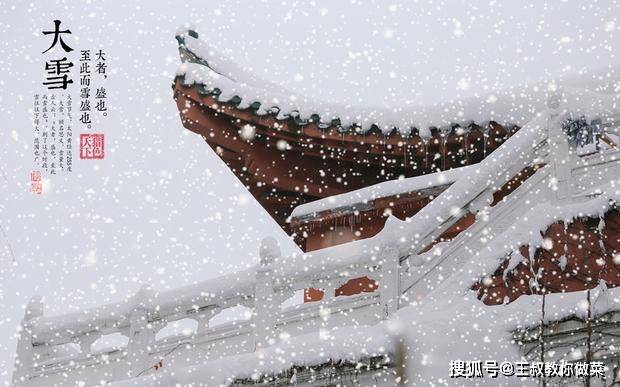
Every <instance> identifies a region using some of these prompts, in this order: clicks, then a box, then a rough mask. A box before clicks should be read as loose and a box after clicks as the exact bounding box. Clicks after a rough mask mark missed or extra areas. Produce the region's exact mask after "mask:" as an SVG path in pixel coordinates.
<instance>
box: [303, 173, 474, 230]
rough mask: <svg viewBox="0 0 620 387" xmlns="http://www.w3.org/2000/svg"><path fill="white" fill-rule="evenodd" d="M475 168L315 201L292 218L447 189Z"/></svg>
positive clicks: (390, 183) (383, 183)
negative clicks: (391, 197) (432, 189)
mask: <svg viewBox="0 0 620 387" xmlns="http://www.w3.org/2000/svg"><path fill="white" fill-rule="evenodd" d="M474 167H475V166H474V165H468V166H465V167H460V168H454V169H450V170H447V171H441V172H436V173H430V174H427V175H422V176H414V177H409V178H403V179H397V180H390V181H385V182H382V183H379V184H375V185H371V186H370V187H365V188H361V189H358V190H355V191H351V192H347V193H343V194H340V195H334V196H330V197H327V198H325V199H320V200H315V201H313V202H310V203H305V204H302V205H300V206H298V207H296V208H295V209H294V210H293V212H292V213H291V217H292V218H297V217H300V216H303V215H309V214H314V213H319V212H322V211H328V210H333V209H337V208H340V207H346V206H354V205H355V204H358V203H369V202H371V201H372V200H375V199H380V198H385V197H388V196H395V195H401V194H405V193H409V192H417V191H421V190H425V189H429V188H437V187H445V186H446V185H450V184H452V183H454V182H455V181H456V179H457V178H458V177H459V176H462V175H463V174H464V173H466V172H467V171H468V170H470V169H472V168H474Z"/></svg>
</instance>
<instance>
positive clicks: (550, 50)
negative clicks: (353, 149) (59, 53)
mask: <svg viewBox="0 0 620 387" xmlns="http://www.w3.org/2000/svg"><path fill="white" fill-rule="evenodd" d="M247 4H248V3H245V2H241V1H231V2H223V1H198V0H196V1H186V2H168V3H166V2H163V1H143V2H115V1H86V2H84V1H64V2H63V1H45V2H38V3H37V4H36V5H35V4H27V3H26V2H19V1H13V2H11V1H10V2H9V4H5V3H3V6H2V7H0V32H1V33H2V40H1V41H0V52H1V53H2V55H0V66H1V68H2V70H3V72H2V76H1V77H0V86H1V87H0V127H1V129H2V141H0V160H1V163H0V167H1V168H2V169H1V171H2V174H1V175H0V193H1V194H0V225H1V226H2V231H3V233H4V234H6V238H5V236H4V235H3V234H2V233H0V262H1V264H0V310H2V313H0V383H3V382H4V383H6V382H8V380H9V377H10V372H11V369H12V366H13V360H12V357H13V353H14V348H15V340H14V337H13V333H14V332H15V328H16V326H17V324H18V323H19V320H20V319H21V317H22V315H23V307H24V305H25V303H26V302H27V300H28V299H29V298H30V297H31V296H33V295H35V294H38V295H43V296H45V297H46V307H47V310H46V313H49V314H57V313H63V312H67V311H70V310H75V309H81V308H84V307H88V306H94V305H97V304H101V303H103V302H109V301H114V300H119V299H122V298H124V297H126V296H128V295H130V294H131V293H132V292H134V291H135V290H137V289H138V288H139V287H140V286H141V284H144V283H149V284H152V285H153V286H155V287H156V288H159V289H162V288H173V287H178V286H180V285H183V284H187V283H190V282H193V281H199V280H203V279H206V278H210V277H214V276H217V275H219V274H221V273H224V272H229V271H232V270H234V269H236V268H239V267H242V266H244V265H249V264H252V263H254V262H255V259H256V258H255V256H256V252H257V246H258V243H259V241H260V239H261V238H262V237H264V236H267V235H274V236H276V237H277V238H278V239H279V240H280V241H281V243H282V244H283V250H284V251H285V253H290V252H293V251H294V250H295V247H294V246H293V245H292V244H291V243H290V242H289V241H288V240H287V239H286V236H285V235H284V233H283V232H282V231H281V230H280V229H279V227H278V226H277V225H276V224H275V222H273V221H272V220H271V219H270V218H269V217H268V215H267V214H266V212H264V211H263V210H262V209H261V208H260V206H259V205H258V204H256V203H255V202H254V201H253V200H252V199H251V197H250V196H249V194H248V193H247V191H245V189H244V188H243V187H241V186H240V184H239V183H238V181H237V180H236V178H235V177H234V176H233V175H232V173H230V172H229V171H228V170H227V169H226V168H225V167H224V165H223V163H222V162H221V161H220V160H219V159H218V158H217V157H216V156H215V155H214V154H213V152H211V150H210V149H209V148H208V147H207V146H206V144H205V143H204V142H203V141H202V139H200V138H199V137H198V136H196V135H193V134H191V133H189V132H188V131H186V130H185V129H183V127H182V126H181V123H180V120H179V117H178V112H177V108H176V105H175V104H174V102H173V100H172V95H171V94H172V93H171V82H172V78H173V74H174V72H175V70H176V68H177V66H178V64H179V60H178V55H177V51H176V41H175V39H174V33H175V31H176V29H177V27H179V26H180V25H182V24H184V23H188V22H189V23H193V24H194V25H196V26H197V29H198V32H199V33H200V34H201V38H203V39H207V40H208V41H209V43H210V44H212V45H214V46H215V47H217V48H219V49H220V50H223V51H225V52H226V53H227V54H229V55H230V56H231V57H232V58H233V59H235V60H236V61H238V62H239V63H241V64H242V65H244V66H246V67H248V68H251V69H252V70H253V71H255V72H257V73H258V74H259V75H261V76H262V77H264V78H268V79H270V80H273V81H276V82H279V83H281V84H284V85H286V86H288V87H290V88H292V89H294V90H296V91H298V92H305V93H309V94H312V95H313V96H315V97H318V98H323V99H327V100H334V101H343V100H345V101H349V102H354V103H361V104H368V105H382V104H383V105H388V106H389V105H391V104H395V103H399V101H403V100H408V101H412V102H414V103H421V104H425V103H431V102H437V101H441V100H445V99H451V98H459V97H463V96H468V95H472V94H474V93H481V92H485V91H490V90H495V89H497V88H505V87H509V86H514V85H517V84H521V83H527V82H530V81H535V80H540V79H542V78H546V77H552V78H555V77H558V76H561V75H564V74H573V73H576V72H579V71H581V70H583V69H584V68H604V67H605V66H608V65H612V64H618V62H619V61H618V59H617V57H616V53H617V52H619V51H618V48H620V47H619V45H620V39H618V34H619V33H620V31H618V25H619V23H620V20H618V18H619V17H620V5H619V4H618V3H617V2H614V1H598V2H597V1H582V2H578V1H546V2H545V1H531V2H514V1H512V2H509V1H506V2H501V1H450V2H448V1H412V2H406V3H405V2H403V3H390V2H386V1H375V2H359V1H342V2H333V1H323V0H317V1H278V2H252V3H251V4H252V6H251V7H249V6H248V5H247ZM56 18H57V19H60V20H62V21H63V26H64V27H68V28H70V29H71V30H72V32H73V35H72V36H71V37H70V38H69V39H68V42H69V43H70V45H72V46H73V47H74V48H76V49H93V50H96V49H99V48H102V49H104V50H105V51H107V52H108V53H109V66H110V70H111V75H110V78H109V80H108V83H107V85H108V90H109V94H110V97H109V104H110V106H111V111H110V115H109V117H108V118H107V119H105V120H104V121H96V122H95V128H98V129H100V130H101V131H102V132H104V133H105V134H106V136H107V143H106V147H107V154H106V158H105V159H104V160H102V161H83V160H79V159H77V158H76V159H75V160H74V171H73V172H72V173H69V174H64V175H63V174H61V175H57V176H54V177H51V178H49V179H48V180H47V181H46V192H45V193H44V194H43V195H41V196H37V195H34V194H31V193H29V192H28V178H29V172H30V171H31V170H33V169H34V165H33V161H32V141H33V130H32V126H31V113H30V110H31V109H32V105H33V95H34V93H35V92H42V91H44V89H43V88H42V86H41V84H40V83H41V82H42V79H43V76H44V60H43V57H42V55H41V54H40V53H41V52H42V51H43V50H45V49H46V48H47V47H48V45H49V43H50V42H49V41H48V39H47V38H46V37H43V36H41V31H42V30H44V29H49V28H51V26H52V20H54V19H56ZM80 132H81V130H80V129H79V128H76V130H75V133H76V136H77V134H79V133H80ZM11 251H12V252H11Z"/></svg>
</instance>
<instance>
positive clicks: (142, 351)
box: [127, 287, 156, 377]
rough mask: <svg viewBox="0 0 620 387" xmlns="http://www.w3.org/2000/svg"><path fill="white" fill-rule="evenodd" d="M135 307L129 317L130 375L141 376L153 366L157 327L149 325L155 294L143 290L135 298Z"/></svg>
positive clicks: (148, 290) (147, 289)
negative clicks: (152, 357) (152, 351)
mask: <svg viewBox="0 0 620 387" xmlns="http://www.w3.org/2000/svg"><path fill="white" fill-rule="evenodd" d="M134 299H135V306H134V308H133V310H132V311H131V314H130V315H129V343H128V344H127V359H128V360H129V375H130V376H131V377H135V376H139V375H142V374H144V373H146V372H147V371H148V369H149V368H150V367H151V366H153V364H151V363H153V361H152V359H151V357H150V352H151V349H152V348H153V344H154V343H155V334H156V330H155V327H154V326H153V325H152V324H151V323H149V317H150V316H151V315H152V313H153V311H152V310H151V308H150V303H151V302H152V300H153V292H152V290H150V289H149V288H146V287H144V288H142V289H141V290H140V291H139V292H138V293H137V294H136V295H135V296H134Z"/></svg>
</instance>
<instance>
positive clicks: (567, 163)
mask: <svg viewBox="0 0 620 387" xmlns="http://www.w3.org/2000/svg"><path fill="white" fill-rule="evenodd" d="M561 101H562V91H561V89H559V90H557V91H556V92H555V93H554V94H553V95H551V96H550V97H549V98H548V99H547V107H548V108H549V118H548V119H547V132H548V136H549V156H548V157H549V159H550V160H549V162H550V164H551V168H552V170H551V171H552V172H551V173H552V178H553V179H554V180H553V181H552V182H551V184H552V189H553V190H554V191H555V197H556V199H557V200H563V199H566V198H570V197H571V196H572V182H571V170H572V165H573V152H572V150H571V147H570V145H569V143H568V136H567V134H566V133H565V132H564V130H563V128H562V122H559V118H560V113H561V109H560V107H561Z"/></svg>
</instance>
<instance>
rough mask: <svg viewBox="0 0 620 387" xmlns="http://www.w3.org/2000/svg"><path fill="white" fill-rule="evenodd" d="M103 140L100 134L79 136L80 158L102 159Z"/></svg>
mask: <svg viewBox="0 0 620 387" xmlns="http://www.w3.org/2000/svg"><path fill="white" fill-rule="evenodd" d="M104 143H105V138H104V135H103V134H101V133H92V134H84V133H82V134H80V158H81V159H102V158H103V156H104Z"/></svg>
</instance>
